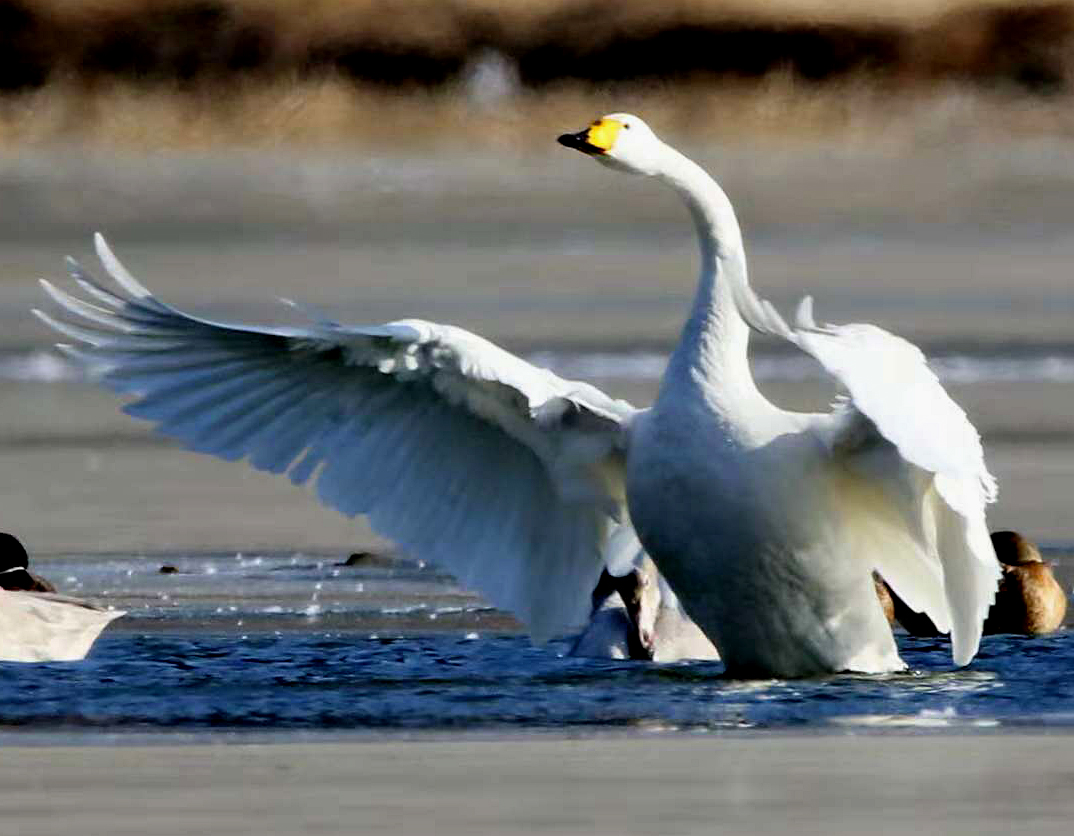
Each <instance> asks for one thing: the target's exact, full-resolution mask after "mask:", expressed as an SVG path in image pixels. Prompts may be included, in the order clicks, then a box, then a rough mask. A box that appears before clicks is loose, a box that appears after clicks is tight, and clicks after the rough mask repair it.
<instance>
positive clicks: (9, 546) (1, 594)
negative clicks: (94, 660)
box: [0, 533, 124, 662]
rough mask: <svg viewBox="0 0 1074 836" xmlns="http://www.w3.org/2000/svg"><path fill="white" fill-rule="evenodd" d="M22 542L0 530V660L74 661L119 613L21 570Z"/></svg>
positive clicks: (26, 559) (23, 561)
mask: <svg viewBox="0 0 1074 836" xmlns="http://www.w3.org/2000/svg"><path fill="white" fill-rule="evenodd" d="M28 563H29V557H28V555H27V554H26V549H25V548H23V545H22V543H20V542H19V541H18V539H17V538H15V537H14V536H12V535H11V534H2V533H0V662H74V661H78V660H79V659H82V658H84V657H85V655H86V654H87V653H88V652H89V650H90V648H91V647H92V646H93V643H94V642H95V641H96V640H97V637H98V636H99V635H100V634H101V631H102V630H103V629H104V628H105V626H106V625H107V624H108V623H109V622H110V621H113V620H114V619H116V618H119V617H120V616H121V615H123V614H124V613H123V612H121V611H119V610H105V609H101V608H100V607H97V606H95V605H93V604H90V603H88V602H86V601H81V600H79V599H78V598H71V597H68V596H66V595H57V594H55V592H56V590H55V589H54V588H53V587H52V584H50V583H48V581H45V580H43V579H41V578H38V577H37V576H36V575H33V574H31V573H30V572H29V571H28V570H27V564H28Z"/></svg>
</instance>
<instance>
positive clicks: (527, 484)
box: [37, 236, 635, 640]
mask: <svg viewBox="0 0 1074 836" xmlns="http://www.w3.org/2000/svg"><path fill="white" fill-rule="evenodd" d="M96 243H97V251H98V255H99V256H100V259H101V261H102V263H103V264H104V266H105V268H106V270H107V271H108V273H109V274H110V275H111V277H112V279H113V280H114V282H115V285H114V287H111V288H106V287H104V286H101V285H99V284H97V283H96V282H95V281H93V280H92V279H91V278H90V277H89V276H88V275H87V274H86V273H85V272H84V271H83V270H82V269H81V268H80V267H79V266H78V265H77V264H72V273H73V276H74V278H75V280H76V281H77V282H78V283H79V285H80V286H81V287H82V289H83V291H84V292H85V293H86V294H88V295H89V296H90V297H92V298H93V300H94V302H96V303H98V304H91V303H89V302H87V301H85V300H83V299H79V298H77V297H74V296H71V295H69V294H67V293H65V292H63V291H61V290H59V289H57V288H55V287H53V286H52V285H50V284H48V283H47V282H46V283H44V287H45V289H46V291H47V292H48V293H49V295H50V296H51V297H52V298H53V299H54V300H55V301H56V303H57V304H58V305H59V306H60V307H61V309H62V310H63V312H64V314H65V318H63V319H58V318H55V317H52V316H49V315H48V314H44V313H41V312H37V313H38V316H39V317H41V318H42V319H43V320H45V321H46V322H47V323H48V324H49V325H51V326H52V327H53V328H55V329H57V330H58V331H60V332H61V333H64V334H66V335H68V336H70V337H72V338H73V339H75V340H77V341H79V342H81V343H85V344H88V347H86V348H79V349H74V348H70V347H68V348H67V351H68V353H69V354H72V355H73V356H74V357H75V358H76V359H79V360H81V361H84V362H85V363H86V364H88V365H89V366H90V367H91V368H92V369H94V370H96V372H97V373H98V374H99V376H100V378H101V380H102V382H104V383H105V384H106V385H108V386H110V387H111V388H113V389H115V390H117V391H119V392H122V393H126V394H130V395H134V396H135V400H134V402H133V403H131V404H129V405H128V406H127V407H126V411H128V412H129V413H131V414H133V415H135V416H137V417H140V418H145V419H148V420H151V421H154V422H156V424H157V428H158V429H159V430H160V431H161V432H163V433H165V434H167V435H170V436H173V437H175V438H177V439H179V440H181V441H182V442H184V443H185V444H186V445H188V446H189V447H191V448H193V449H195V450H198V451H200V452H205V453H210V454H212V455H215V456H219V457H221V458H224V459H229V460H237V459H242V458H246V459H248V460H249V462H250V464H252V465H253V466H254V467H256V468H258V469H261V470H267V471H269V472H273V473H284V472H286V473H288V475H289V476H290V478H291V480H292V481H293V482H295V483H296V484H302V483H305V482H307V481H313V482H315V483H316V488H317V493H318V495H319V496H320V498H321V499H322V500H323V501H324V502H325V503H326V504H329V505H332V506H334V507H335V508H337V509H338V510H340V511H342V512H343V513H344V514H347V515H349V516H354V515H356V514H366V515H368V518H369V521H370V524H371V525H372V527H373V528H374V530H376V531H378V532H379V533H381V534H383V535H385V536H387V537H390V538H391V539H393V540H395V541H396V542H397V543H398V544H399V545H400V546H401V547H402V548H404V549H406V550H407V551H408V552H410V553H411V554H412V555H414V556H415V557H419V558H423V559H427V560H430V561H433V562H436V563H438V564H439V565H441V566H443V567H444V568H446V569H448V570H449V571H451V572H452V573H454V574H455V576H456V577H457V578H458V579H459V581H460V582H461V583H463V584H465V585H467V586H469V587H471V588H474V589H477V590H479V591H481V592H483V593H484V594H485V595H486V596H487V597H488V598H489V599H490V600H491V601H492V603H494V604H496V605H497V606H499V607H502V608H504V609H506V610H510V611H511V612H513V613H515V615H517V616H518V617H519V618H520V619H521V620H522V621H523V622H525V623H526V625H527V626H528V627H529V628H530V632H531V634H532V635H533V636H534V638H536V639H537V640H541V639H544V638H548V637H549V636H551V635H555V634H558V633H560V632H564V631H566V630H568V629H573V628H574V627H577V626H579V625H580V624H581V623H583V622H584V620H585V618H586V617H587V615H588V611H589V594H590V590H591V589H592V587H593V584H594V583H595V582H596V580H597V577H598V576H599V575H600V571H601V568H602V565H603V549H604V548H605V546H606V545H607V543H608V531H609V528H610V527H611V525H612V523H613V521H614V520H616V519H617V518H621V516H622V506H623V484H622V482H623V480H622V458H623V449H624V445H625V444H626V438H627V431H628V427H629V424H630V421H631V419H632V417H633V415H634V413H635V410H634V409H633V407H631V406H630V405H629V404H627V403H625V402H623V401H618V400H614V399H612V398H610V397H608V396H607V395H605V394H604V393H602V392H600V391H599V390H597V389H596V388H594V387H592V386H589V385H587V384H585V383H578V382H573V381H568V380H563V379H561V378H559V377H557V376H556V375H554V374H552V373H551V372H549V371H547V370H545V369H540V368H537V367H535V366H532V365H530V364H529V363H527V362H525V361H524V360H522V359H521V358H519V357H516V356H515V355H513V354H510V353H509V352H507V351H504V350H503V349H501V348H499V347H498V346H495V345H493V344H492V343H490V342H488V341H487V340H484V339H482V338H481V337H478V336H477V335H475V334H471V333H470V332H468V331H464V330H463V329H461V328H455V327H453V326H449V325H439V324H436V323H432V322H424V321H421V320H404V321H400V322H392V323H388V324H386V325H380V326H373V327H343V326H340V325H338V324H336V323H333V322H328V321H323V320H315V321H313V322H312V323H311V324H310V325H308V326H305V327H301V328H269V327H255V326H246V325H239V324H232V323H225V322H213V321H210V320H206V319H201V318H198V317H194V316H190V315H188V314H185V313H183V312H182V311H179V310H176V309H175V308H172V307H170V306H168V305H165V304H164V303H162V302H160V301H159V300H157V299H156V298H154V297H153V296H152V295H151V294H150V293H149V291H148V290H146V289H145V288H144V287H143V286H142V285H140V284H139V283H138V282H137V281H136V280H135V279H134V278H133V277H132V276H131V275H130V274H129V273H128V272H127V271H126V269H124V267H123V266H122V265H121V264H120V263H119V262H118V261H117V260H116V258H115V256H114V255H113V254H112V253H111V251H110V250H109V249H108V247H107V245H106V244H105V243H104V240H103V239H102V238H100V236H98V237H97V239H96ZM620 539H624V538H621V537H616V538H615V540H614V541H613V544H612V545H614V543H615V542H617V541H618V540H620ZM626 539H629V538H626Z"/></svg>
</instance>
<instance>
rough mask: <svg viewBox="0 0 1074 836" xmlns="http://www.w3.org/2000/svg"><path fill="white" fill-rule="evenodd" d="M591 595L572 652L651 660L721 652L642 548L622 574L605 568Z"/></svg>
mask: <svg viewBox="0 0 1074 836" xmlns="http://www.w3.org/2000/svg"><path fill="white" fill-rule="evenodd" d="M592 601H593V613H592V615H591V616H590V619H589V624H588V626H587V627H586V629H585V631H583V633H582V634H581V635H580V636H578V638H577V639H576V640H575V642H574V644H573V645H572V647H571V650H570V654H569V655H571V656H588V657H592V658H598V659H647V660H652V661H654V662H678V661H683V660H718V659H719V658H720V655H719V653H718V652H717V651H716V648H715V647H714V646H713V644H712V642H710V641H709V640H708V639H707V638H705V634H704V633H702V632H701V630H700V628H699V627H698V626H697V625H696V624H694V622H693V621H691V620H690V617H689V616H687V615H686V613H685V612H684V611H683V609H682V605H681V604H680V603H679V599H678V597H676V595H675V593H674V592H672V590H671V588H670V587H669V586H668V584H667V581H665V580H664V578H663V577H661V575H660V572H659V571H657V568H656V564H655V563H653V561H652V558H650V557H649V556H648V555H646V554H645V553H644V552H643V553H642V554H641V555H640V556H639V558H638V559H637V560H636V562H635V565H634V566H633V568H631V570H630V571H629V572H627V574H625V575H622V576H619V577H616V576H614V575H612V574H611V573H609V572H608V571H604V572H603V573H602V574H601V576H600V581H599V582H598V583H597V586H596V587H595V588H594V590H593V593H592Z"/></svg>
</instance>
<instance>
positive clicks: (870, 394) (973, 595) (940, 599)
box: [787, 298, 999, 665]
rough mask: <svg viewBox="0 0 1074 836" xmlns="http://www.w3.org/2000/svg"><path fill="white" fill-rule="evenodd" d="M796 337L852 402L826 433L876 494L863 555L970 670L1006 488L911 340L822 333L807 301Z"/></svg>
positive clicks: (870, 329) (870, 330)
mask: <svg viewBox="0 0 1074 836" xmlns="http://www.w3.org/2000/svg"><path fill="white" fill-rule="evenodd" d="M788 332H789V333H788V335H787V338H788V339H790V340H791V341H792V342H793V343H795V344H796V345H798V346H799V347H800V348H801V349H802V350H803V351H805V352H806V353H808V354H810V355H812V356H813V357H815V358H816V359H817V360H818V361H820V364H821V365H822V366H823V367H824V368H825V369H826V370H827V371H828V372H829V373H830V374H831V375H832V376H833V377H834V378H835V379H836V381H837V382H838V383H839V385H840V387H841V388H842V390H843V391H844V392H845V395H844V396H843V397H842V398H841V400H840V402H839V403H837V405H836V408H835V411H834V412H833V413H832V415H831V416H830V417H829V419H828V420H827V422H826V423H825V424H823V425H822V431H823V434H824V436H825V441H826V443H827V444H828V445H829V448H830V449H831V450H832V453H833V455H835V456H836V457H837V458H838V459H839V460H840V461H842V462H843V463H845V464H846V466H847V467H848V469H849V470H850V471H851V472H853V473H854V474H856V475H857V476H859V477H863V482H864V483H865V484H867V485H869V486H870V487H871V489H872V492H870V491H865V492H860V495H859V496H858V497H857V501H860V502H861V507H860V508H859V509H857V510H858V511H859V512H860V513H859V514H858V515H857V516H858V521H859V523H860V525H861V526H862V532H861V534H862V538H861V543H862V548H869V547H870V546H871V548H869V551H868V557H869V558H870V559H871V560H872V561H873V562H874V568H876V569H877V571H879V572H880V574H881V575H882V576H883V577H884V579H885V580H886V581H887V582H888V583H889V584H891V586H892V588H893V589H894V590H895V591H896V592H897V593H898V595H899V596H900V597H901V598H902V599H903V600H904V601H906V603H907V604H908V605H909V606H910V607H911V608H913V609H914V610H917V611H919V612H925V613H926V614H927V615H929V617H930V618H932V620H933V622H934V623H935V624H936V626H937V627H938V628H939V629H940V630H943V631H945V632H946V631H948V630H950V632H951V642H952V654H953V656H954V660H955V662H956V664H959V665H965V664H967V663H968V662H969V661H970V659H972V658H973V656H974V654H975V653H976V652H977V646H978V644H979V642H980V638H981V625H982V623H983V622H984V619H985V616H986V615H987V614H988V608H989V607H990V606H991V605H992V602H993V600H994V599H995V591H996V584H997V582H998V579H999V566H998V564H997V562H996V556H995V551H994V550H993V548H992V544H991V541H990V540H989V536H988V529H987V527H986V525H985V505H986V504H987V503H989V502H993V501H994V500H995V498H996V482H995V479H993V477H992V475H991V474H990V473H989V472H988V468H987V467H986V465H985V461H984V452H983V450H982V448H981V441H980V438H979V436H978V434H977V431H976V429H974V427H973V425H972V424H971V423H970V421H969V419H968V418H967V417H966V414H965V413H964V412H963V411H962V409H961V408H960V407H959V406H958V405H957V404H956V403H955V402H954V401H953V400H951V398H950V397H949V396H948V394H947V393H946V392H945V391H944V389H943V387H942V386H941V385H940V382H939V380H938V379H937V378H936V375H935V374H933V372H932V371H931V370H930V369H929V367H928V365H927V363H926V361H925V357H924V355H923V354H922V353H921V351H920V350H919V349H918V348H917V347H916V346H914V345H912V344H911V343H909V342H907V341H906V340H903V339H902V338H900V337H896V336H895V335H893V334H890V333H888V332H887V331H884V330H883V329H881V328H877V327H875V326H872V325H843V326H833V325H825V326H818V325H817V324H816V323H815V322H814V321H813V315H812V304H811V300H809V299H808V298H807V299H805V300H804V301H803V303H802V306H801V307H800V308H799V311H798V317H797V322H796V325H795V327H794V328H792V329H788ZM877 497H882V499H881V501H879V502H878V501H875V499H876V498H877Z"/></svg>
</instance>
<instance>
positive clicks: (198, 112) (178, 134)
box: [0, 75, 1074, 155]
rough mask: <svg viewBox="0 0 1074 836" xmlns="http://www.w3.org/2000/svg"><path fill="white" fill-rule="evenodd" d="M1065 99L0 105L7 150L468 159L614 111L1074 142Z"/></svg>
mask: <svg viewBox="0 0 1074 836" xmlns="http://www.w3.org/2000/svg"><path fill="white" fill-rule="evenodd" d="M1070 105H1071V102H1070V100H1069V98H1068V97H1066V96H1061V97H1052V98H1047V99H1043V100H1040V99H1032V98H1026V97H1024V96H1012V95H1007V94H1004V93H996V92H981V91H976V90H972V89H967V88H965V87H963V86H959V85H947V86H944V87H938V88H928V89H917V90H910V91H905V90H900V91H899V92H898V94H897V95H895V94H893V92H892V90H891V89H890V88H886V87H884V86H883V85H879V86H878V85H877V84H875V83H873V82H871V81H870V80H869V79H848V80H845V81H842V82H839V83H833V84H830V85H825V86H821V87H818V86H816V85H810V84H803V83H802V82H800V81H798V80H796V79H795V78H794V77H793V76H789V75H781V76H771V77H768V78H766V79H764V80H762V81H760V82H749V83H746V82H742V83H738V84H731V85H723V86H720V87H713V86H712V85H709V84H694V85H690V84H687V85H684V86H680V85H638V86H633V87H629V86H619V87H616V88H610V89H604V90H601V89H597V90H594V89H591V88H588V87H578V86H574V85H568V86H562V87H558V88H554V89H551V90H545V91H542V92H532V91H525V90H523V91H519V92H518V93H516V94H515V95H513V96H510V97H507V98H505V99H503V100H501V101H499V102H497V103H496V104H495V105H494V106H481V105H475V104H474V103H472V102H471V101H469V100H468V99H467V98H466V97H465V96H462V95H459V94H458V91H454V90H441V91H435V92H429V91H424V90H412V91H410V92H408V93H406V94H400V93H398V92H394V91H390V90H386V89H384V88H381V87H376V86H373V87H362V86H357V87H356V86H355V85H354V84H353V83H351V82H350V81H347V80H344V79H341V78H329V77H323V78H318V79H304V80H286V79H279V80H276V81H272V82H262V81H256V82H249V83H239V84H237V85H234V86H232V87H231V88H230V89H229V91H228V96H227V98H226V100H224V99H222V98H221V97H220V96H219V95H216V94H215V93H214V92H213V91H211V90H205V89H194V90H190V89H185V88H182V87H178V86H172V87H169V88H167V89H162V88H160V87H155V88H152V89H149V90H147V89H146V88H145V87H144V86H142V85H138V84H129V83H123V82H117V83H112V84H108V85H101V86H97V87H95V88H93V90H92V91H89V92H87V90H86V89H85V88H83V87H81V86H77V85H75V86H69V85H62V84H59V85H49V86H46V87H44V88H42V89H40V90H37V91H31V92H26V93H23V94H20V95H18V96H10V97H7V98H6V99H0V149H2V151H3V152H4V153H7V154H8V155H11V154H18V153H19V152H20V149H28V148H36V149H41V148H43V147H48V146H53V147H62V146H68V145H79V146H84V147H89V148H94V147H96V148H100V149H107V150H116V149H125V150H127V151H134V152H154V151H163V150H169V149H172V150H175V149H182V150H198V149H205V150H208V149H221V148H248V149H262V150H264V149H276V148H280V149H285V150H302V151H318V150H332V149H345V150H350V149H366V150H385V149H391V150H394V151H398V152H401V153H421V152H422V151H423V150H425V149H429V148H433V147H436V148H444V147H445V146H451V145H453V144H454V145H456V146H457V147H458V148H459V149H462V150H469V151H472V152H480V151H481V150H482V149H489V150H496V149H500V150H503V149H515V150H519V151H525V150H527V149H530V148H542V147H544V146H545V145H546V144H547V138H548V136H549V135H554V133H556V132H558V131H561V130H564V129H567V128H572V127H576V126H577V125H581V124H583V123H584V122H585V121H586V120H588V119H590V118H592V117H594V116H596V115H599V114H600V113H604V112H608V111H609V110H619V109H627V110H631V111H634V112H638V113H641V114H644V115H645V117H646V118H647V119H648V120H649V121H650V122H652V124H654V125H657V126H659V127H660V129H661V130H662V131H667V132H673V133H674V134H676V135H678V136H687V137H693V138H695V139H696V140H697V141H700V142H708V141H716V142H731V143H735V142H757V141H761V142H767V143H771V144H779V143H801V142H803V141H804V142H811V141H824V142H837V143H839V144H841V145H844V146H845V145H848V144H850V145H853V144H858V145H861V146H863V147H864V146H868V147H870V148H872V149H874V150H876V149H881V150H882V149H883V148H885V147H889V148H892V149H905V148H906V147H909V146H913V145H920V144H941V143H947V142H952V141H958V140H960V139H963V138H968V137H972V138H974V139H977V140H982V139H983V140H987V139H995V140H1006V139H1010V138H1012V137H1017V136H1049V137H1056V136H1063V137H1072V138H1074V108H1071V106H1070Z"/></svg>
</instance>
